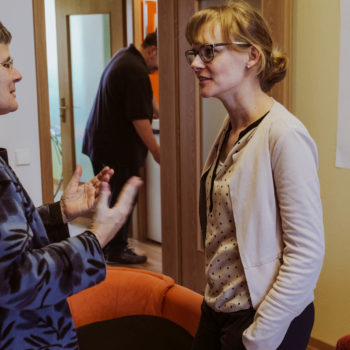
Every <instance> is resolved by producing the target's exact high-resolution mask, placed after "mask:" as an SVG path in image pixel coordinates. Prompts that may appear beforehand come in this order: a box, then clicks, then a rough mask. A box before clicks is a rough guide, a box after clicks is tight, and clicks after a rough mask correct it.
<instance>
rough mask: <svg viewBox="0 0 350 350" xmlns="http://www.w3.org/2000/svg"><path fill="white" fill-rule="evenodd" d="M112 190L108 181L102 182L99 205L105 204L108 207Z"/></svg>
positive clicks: (98, 199)
mask: <svg viewBox="0 0 350 350" xmlns="http://www.w3.org/2000/svg"><path fill="white" fill-rule="evenodd" d="M110 194H111V192H110V190H109V185H108V183H106V182H101V184H100V190H99V196H98V198H97V207H100V206H104V207H108V198H109V196H110Z"/></svg>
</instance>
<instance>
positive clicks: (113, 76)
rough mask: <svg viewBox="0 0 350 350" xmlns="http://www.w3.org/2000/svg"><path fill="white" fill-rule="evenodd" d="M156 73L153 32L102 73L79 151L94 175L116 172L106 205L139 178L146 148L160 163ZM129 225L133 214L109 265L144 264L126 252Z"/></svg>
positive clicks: (109, 250) (109, 252) (111, 248)
mask: <svg viewBox="0 0 350 350" xmlns="http://www.w3.org/2000/svg"><path fill="white" fill-rule="evenodd" d="M157 69H158V52H157V34H156V33H151V34H148V35H147V36H146V38H145V40H144V41H143V43H142V45H141V48H140V49H139V50H138V49H136V47H135V46H134V45H130V46H129V47H128V48H123V49H121V50H119V51H118V52H117V53H116V54H115V55H114V56H113V57H112V58H111V60H110V62H109V63H108V64H107V66H106V68H105V70H104V72H103V74H102V77H101V81H100V85H99V88H98V91H97V95H96V98H95V102H94V104H93V107H92V110H91V112H90V116H89V120H88V122H87V125H86V129H85V135H84V141H83V153H85V154H86V155H87V156H89V158H90V160H91V162H92V166H93V169H94V172H95V174H97V173H98V172H99V171H100V170H101V169H102V168H103V167H104V166H106V165H108V166H110V167H111V168H113V169H114V171H115V175H114V176H113V177H112V179H111V180H110V186H111V197H110V203H109V204H110V206H112V205H113V204H114V203H115V202H116V200H117V198H118V195H119V193H120V191H121V189H122V187H123V185H124V183H125V182H126V181H127V179H128V178H130V176H133V175H139V169H140V167H141V166H143V165H144V162H145V158H146V155H147V151H148V150H149V151H150V152H151V154H152V156H153V157H154V159H155V160H156V161H157V162H158V163H159V162H160V149H159V144H158V143H157V140H156V138H155V137H154V135H153V132H152V126H151V121H152V117H153V114H154V113H155V114H158V106H157V104H156V102H155V100H154V97H153V92H152V87H151V83H150V80H149V77H148V74H149V73H152V72H154V71H155V70H157ZM135 204H136V203H135ZM130 221H131V214H130V216H129V218H128V220H127V222H126V223H125V225H124V226H123V227H122V228H121V229H120V231H119V232H118V234H117V235H116V236H115V238H114V239H113V240H112V241H111V242H110V243H109V244H108V245H107V247H106V248H105V250H104V253H105V256H106V259H107V262H110V263H113V262H116V263H124V264H125V263H126V264H140V263H144V262H145V261H146V260H147V257H146V256H142V255H137V254H136V253H135V252H134V251H132V250H131V249H129V248H128V231H129V226H130Z"/></svg>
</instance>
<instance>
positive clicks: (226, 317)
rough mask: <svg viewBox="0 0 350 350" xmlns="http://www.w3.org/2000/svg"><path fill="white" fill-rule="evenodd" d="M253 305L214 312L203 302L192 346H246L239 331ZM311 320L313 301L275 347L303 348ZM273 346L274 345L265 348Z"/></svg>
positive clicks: (239, 349) (202, 349) (207, 349)
mask: <svg viewBox="0 0 350 350" xmlns="http://www.w3.org/2000/svg"><path fill="white" fill-rule="evenodd" d="M254 314H255V310H254V309H253V308H251V309H248V310H242V311H238V312H232V313H224V312H215V311H214V310H212V309H211V308H210V307H209V306H208V305H207V304H206V303H205V302H203V304H202V315H201V319H200V322H199V326H198V330H197V333H196V335H195V337H194V340H193V344H192V348H191V350H245V347H244V345H243V342H242V335H243V332H244V330H245V329H246V328H248V327H249V326H250V325H251V324H252V322H253V319H254ZM313 324H314V304H313V303H311V304H309V305H308V306H307V307H306V308H305V310H304V311H303V312H302V313H301V314H300V315H299V316H298V317H296V318H295V319H294V320H293V321H292V323H291V324H290V326H289V328H288V331H287V333H286V335H285V337H284V339H283V341H282V343H281V345H280V346H279V347H278V348H277V350H305V349H306V348H307V344H308V342H309V338H310V334H311V330H312V327H313ZM266 350H274V349H266Z"/></svg>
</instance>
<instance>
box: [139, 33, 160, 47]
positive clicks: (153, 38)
mask: <svg viewBox="0 0 350 350" xmlns="http://www.w3.org/2000/svg"><path fill="white" fill-rule="evenodd" d="M141 46H142V48H143V49H145V48H146V47H149V46H156V47H158V43H157V31H155V32H153V33H149V34H147V36H146V37H145V39H144V40H143V42H142V45H141Z"/></svg>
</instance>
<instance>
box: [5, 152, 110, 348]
mask: <svg viewBox="0 0 350 350" xmlns="http://www.w3.org/2000/svg"><path fill="white" fill-rule="evenodd" d="M39 214H40V215H39ZM104 278H105V264H104V258H103V253H102V250H101V247H100V245H99V243H98V241H97V239H96V238H95V236H94V235H93V234H92V233H89V232H84V233H82V234H80V235H78V236H76V237H71V238H69V233H68V229H67V226H66V225H64V224H63V221H62V217H61V214H60V208H59V204H58V203H57V204H53V205H50V206H43V207H40V208H39V209H38V211H37V210H36V209H35V208H34V205H33V203H32V201H31V199H30V198H29V196H28V194H27V193H26V191H25V190H24V189H23V187H22V185H21V183H20V182H19V180H18V179H17V177H16V175H15V173H14V172H13V171H12V170H11V169H10V168H9V167H8V166H7V165H6V163H5V162H4V161H3V159H2V158H1V157H0V349H1V350H19V349H21V350H26V349H27V350H29V349H42V350H48V349H50V350H52V349H53V350H55V349H78V348H79V347H78V344H77V336H76V332H75V329H74V324H73V321H72V317H71V315H70V311H69V307H68V304H67V302H66V298H67V297H68V296H70V295H72V294H74V293H77V292H79V291H81V290H83V289H85V288H88V287H90V286H93V285H95V284H97V283H99V282H100V281H102V280H103V279H104Z"/></svg>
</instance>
